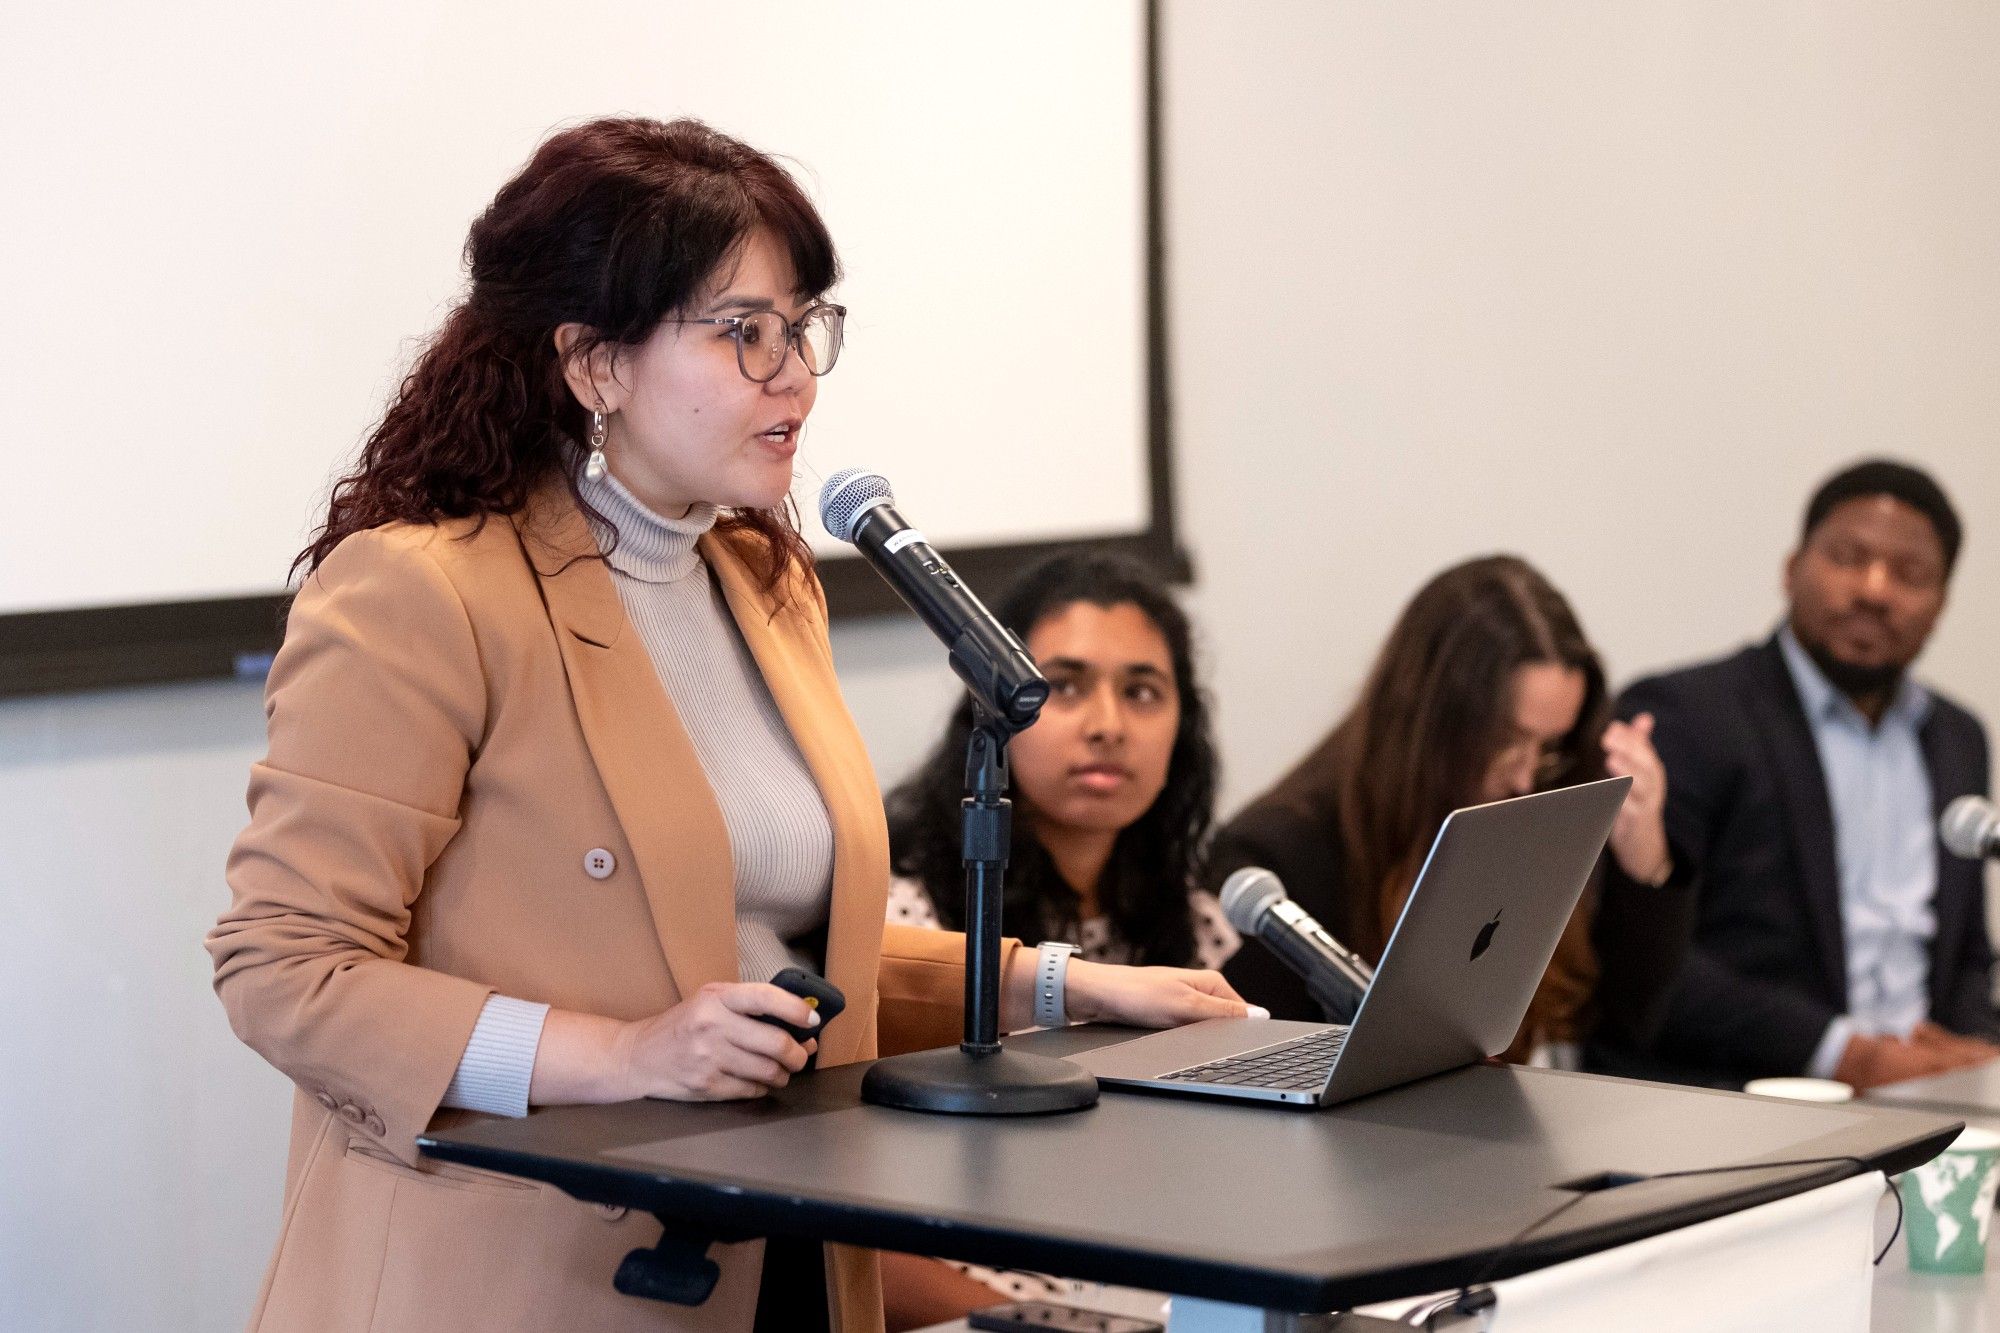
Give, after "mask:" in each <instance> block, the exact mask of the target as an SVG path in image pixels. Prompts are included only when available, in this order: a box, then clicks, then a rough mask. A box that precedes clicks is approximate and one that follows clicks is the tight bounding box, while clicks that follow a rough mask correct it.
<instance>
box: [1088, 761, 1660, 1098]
mask: <svg viewBox="0 0 2000 1333" xmlns="http://www.w3.org/2000/svg"><path fill="white" fill-rule="evenodd" d="M1631 785H1632V779H1630V778H1606V779H1604V780H1603V781H1601V782H1587V783H1584V784H1583V785H1581V786H1577V787H1565V788H1562V789H1561V790H1559V791H1550V792H1539V793H1537V794H1535V795H1532V796H1522V797H1518V798H1516V799H1514V800H1511V801H1495V802H1494V803H1492V804H1491V805H1476V806H1472V807H1469V808H1467V809H1464V810H1455V811H1453V812H1452V813H1451V814H1450V815H1449V816H1448V817H1447V818H1446V819H1445V821H1444V827H1443V828H1441V829H1439V830H1438V835H1437V840H1436V841H1435V842H1433V843H1432V844H1431V850H1430V855H1429V856H1427V857H1426V858H1425V859H1424V864H1423V868H1422V870H1421V871H1419V872H1418V875H1417V881H1416V884H1415V886H1414V887H1412V888H1411V890H1410V896H1409V899H1408V901H1407V902H1406V903H1405V904H1404V906H1403V914H1402V916H1401V917H1400V918H1398V920H1397V922H1396V928H1395V930H1394V931H1393V932H1392V933H1391V934H1390V936H1389V943H1388V947H1387V948H1385V949H1384V950H1383V953H1382V962H1381V965H1380V966H1379V967H1377V968H1376V970H1375V980H1374V982H1373V984H1371V985H1370V986H1369V988H1368V994H1367V995H1366V996H1365V997H1363V999H1362V1001H1361V1007H1360V1009H1359V1010H1357V1011H1356V1012H1355V1015H1354V1022H1353V1023H1352V1024H1349V1025H1347V1026H1339V1025H1329V1024H1324V1023H1294V1022H1286V1021H1283V1020H1279V1019H1250V1018H1223V1019H1211V1020H1210V1021H1208V1022H1205V1023H1191V1024H1189V1025H1188V1026H1186V1027H1181V1028H1173V1029H1170V1030H1168V1031H1165V1032H1155V1033H1151V1034H1148V1035H1147V1036H1143V1037H1135V1038H1134V1039H1133V1040H1131V1041H1125V1042H1118V1043H1116V1044H1114V1045H1110V1046H1100V1047H1098V1048H1097V1049H1096V1050H1091V1051H1081V1052H1078V1053H1077V1054H1075V1055H1071V1056H1067V1057H1065V1058H1067V1059H1069V1060H1071V1061H1074V1062H1075V1063H1076V1064H1079V1065H1082V1066H1083V1067H1084V1068H1085V1069H1088V1070H1089V1071H1090V1072H1091V1073H1092V1074H1095V1075H1096V1076H1097V1078H1098V1080H1099V1081H1100V1082H1102V1083H1104V1084H1106V1085H1107V1086H1111V1087H1119V1086H1125V1087H1143V1088H1155V1089H1159V1090H1161V1091H1166V1092H1184V1093H1190V1094H1194V1095H1199V1096H1204V1097H1241V1098H1247V1099H1250V1100H1254V1101H1270V1102H1285V1103H1290V1104H1293V1105H1300V1106H1331V1105H1333V1104H1334V1103H1336V1102H1344V1101H1349V1100H1351V1099H1353V1098H1355V1097H1362V1096H1366V1095H1367V1094H1368V1093H1371V1092H1379V1091H1381V1090H1382V1089H1384V1088H1393V1087H1398V1086H1400V1085H1402V1084H1404V1083H1411V1082H1414V1081H1416V1080H1417V1079H1420V1078H1425V1077H1428V1076H1429V1075H1431V1074H1441V1073H1443V1072H1444V1071H1446V1070H1448V1069H1457V1068H1459V1067H1460V1066H1462V1065H1469V1064H1472V1063H1474V1062H1476V1061H1478V1060H1480V1059H1482V1058H1483V1057H1485V1056H1489V1055H1498V1054H1499V1053H1500V1052H1502V1051H1504V1050H1506V1049H1507V1047H1508V1045H1509V1044H1510V1043H1511V1042H1512V1041H1513V1040H1514V1034H1515V1033H1516V1032H1517V1031H1518V1030H1519V1029H1520V1026H1521V1019H1522V1018H1523V1016H1525V1015H1526V1014H1527V1012H1528V1001H1529V1000H1530V999H1531V998H1532V997H1533V996H1534V993H1535V987H1536V986H1537V985H1538V984H1539V983H1540V982H1541V979H1542V974H1543V972H1544V971H1546V970H1547V969H1548V965H1549V959H1551V958H1552V957H1554V956H1555V951H1556V942H1557V941H1558V940H1559V939H1561V937H1562V932H1563V927H1564V926H1565V925H1566V924H1568V922H1569V918H1570V914H1571V913H1572V912H1573V911H1575V910H1576V904H1577V900H1578V899H1579V898H1581V897H1582V896H1583V889H1584V885H1585V884H1587V883H1588V882H1589V880H1590V872H1591V869H1592V867H1593V866H1595V865H1596V863H1597V858H1598V855H1599V853H1601V852H1602V851H1603V850H1604V843H1605V839H1607V838H1608V837H1610V836H1611V823H1612V820H1613V819H1615V818H1616V817H1617V814H1618V807H1619V805H1620V804H1622V803H1623V802H1624V800H1625V793H1626V791H1627V789H1629V788H1630V787H1631ZM1245 947H1246V948H1248V947H1257V946H1252V945H1250V944H1248V943H1247V942H1246V944H1245Z"/></svg>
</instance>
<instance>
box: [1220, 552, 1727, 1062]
mask: <svg viewBox="0 0 2000 1333" xmlns="http://www.w3.org/2000/svg"><path fill="white" fill-rule="evenodd" d="M1609 717H1610V698H1609V694H1608V692H1607V690H1606V688H1605V680H1604V668H1603V667H1602V665H1601V664H1600V663H1599V661H1598V657H1597V653H1596V651H1595V650H1594V649H1593V648H1592V647H1591V646H1590V643H1589V641H1588V640H1587V639H1585V638H1584V635H1583V630H1582V629H1581V627H1579V625H1578V624H1577V620H1576V617H1575V615H1574V614H1573V613H1572V612H1571V610H1570V607H1569V603H1568V602H1567V601H1565V600H1564V598H1563V596H1562V594H1561V593H1559V592H1557V591H1556V589H1555V588H1554V587H1552V586H1551V585H1550V584H1549V582H1548V580H1546V579H1545V578H1543V577H1542V576H1541V575H1540V574H1539V573H1537V572H1536V571H1535V570H1534V569H1533V568H1532V567H1531V566H1530V565H1528V564H1527V563H1526V562H1524V561H1522V560H1519V559H1516V558H1514V557H1512V556H1488V557H1485V558H1483V559H1478V560H1471V561H1467V562H1466V563H1464V564H1461V565H1457V566H1454V567H1453V568H1451V569H1448V570H1446V571H1445V572H1444V573H1442V574H1439V575H1438V576H1437V577H1436V578H1434V579H1432V580H1431V581H1430V583H1428V584H1427V585H1425V587H1424V588H1423V589H1422V590H1421V591H1420V592H1418V593H1417V595H1416V597H1415V598H1413V599H1412V600H1411V602H1410V604H1409V605H1408V606H1407V607H1406V608H1404V610H1403V613H1402V615H1401V617H1399V618H1398V620H1397V622H1396V625H1395V627H1394V628H1393V629H1392V630H1391V631H1390V633H1389V639H1388V642H1387V643H1385V644H1384V645H1383V646H1382V651H1381V655H1380V656H1379V657H1377V659H1376V661H1375V665H1374V667H1373V669H1372V670H1371V671H1370V673H1369V676H1368V679H1367V682H1366V683H1365V684H1364V685H1363V687H1362V690H1361V694H1360V697H1359V698H1358V699H1357V700H1356V701H1355V703H1354V705H1353V707H1352V708H1350V709H1349V710H1348V712H1347V715H1346V716H1345V717H1344V718H1342V719H1341V721H1340V722H1339V723H1338V724H1337V725H1336V726H1335V727H1334V729H1333V731H1332V732H1331V733H1330V734H1329V735H1328V736H1327V737H1326V738H1325V739H1324V740H1322V741H1321V742H1320V743H1319V745H1318V746H1316V747H1315V748H1314V749H1313V750H1312V752H1311V753H1309V754H1308V755H1307V756H1306V757H1305V758H1304V759H1302V760H1301V761H1300V762H1299V764H1298V766H1297V767H1296V768H1294V769H1293V770H1292V771H1291V772H1290V773H1289V774H1288V775H1286V776H1285V777H1284V778H1283V779H1282V780H1281V781H1280V782H1279V783H1278V784H1277V785H1276V786H1275V787H1273V788H1272V789H1271V790H1270V791H1268V792H1266V793H1265V794H1264V795H1262V796H1260V797H1258V798H1257V799H1256V800H1255V801H1253V802H1251V803H1250V805H1249V806H1248V807H1247V808H1246V809H1244V810H1243V811H1242V812H1241V813H1239V814H1238V815H1237V816H1236V817H1235V818H1234V819H1232V820H1230V821H1229V823H1228V824H1227V825H1226V826H1225V827H1224V828H1223V829H1222V830H1221V831H1220V832H1219V833H1218V834H1217V835H1216V839H1215V845H1214V848H1213V849H1212V852H1211V855H1210V858H1209V864H1208V870H1207V875H1206V879H1207V882H1208V883H1210V884H1211V885H1219V884H1221V883H1222V881H1223V880H1224V879H1225V878H1226V877H1227V876H1228V875H1229V874H1230V873H1231V872H1232V871H1235V870H1237V869H1239V868H1241V867H1243V866H1246V865H1257V866H1263V867H1265V868H1266V869H1268V870H1271V871H1272V872H1274V873H1275V874H1276V875H1277V876H1278V878H1279V879H1281V880H1282V881H1283V882H1284V884H1285V887H1286V889H1287V890H1288V891H1289V892H1290V894H1291V896H1292V897H1293V898H1294V899H1296V900H1297V901H1298V903H1299V905H1300V906H1301V907H1303V908H1304V909H1305V910H1306V911H1307V912H1310V913H1311V914H1312V915H1313V916H1315V917H1317V918H1318V919H1319V920H1320V921H1321V922H1322V923H1323V924H1324V925H1325V926H1326V927H1327V929H1328V930H1330V931H1332V932H1333V933H1334V934H1335V935H1336V936H1338V937H1339V938H1340V939H1341V940H1342V941H1343V942H1345V943H1346V944H1347V945H1348V946H1349V947H1350V948H1352V949H1354V950H1355V951H1356V952H1357V953H1360V954H1361V955H1362V956H1364V957H1366V958H1368V959H1369V960H1370V961H1371V962H1372V961H1376V960H1379V959H1380V957H1381V955H1382V949H1383V947H1384V945H1385V944H1386V943H1387V940H1388V936H1389V933H1390V930H1391V929H1392V927H1393V926H1394V924H1395V921H1396V917H1397V914H1398V913H1400V912H1401V911H1402V907H1403V902H1404V900H1405V899H1406V898H1407V897H1408V895H1409V892H1410V888H1411V886H1412V885H1413V883H1414V882H1415V879H1416V876H1417V872H1418V869H1419V868H1420V866H1421V865H1422V862H1423V857H1424V854H1425V853H1426V852H1427V851H1428V850H1429V848H1430V845H1431V842H1432V840H1433V839H1434V838H1435V837H1436V836H1437V831H1438V828H1439V826H1440V825H1442V824H1443V822H1444V818H1445V816H1446V815H1447V814H1449V813H1451V811H1453V810H1454V809H1457V808H1459V807H1461V806H1467V805H1476V804H1479V803H1481V802H1486V801H1497V800H1502V799H1505V798H1507V797H1511V796H1521V795H1525V794H1527V793H1529V792H1533V791H1546V790H1549V789H1551V788H1555V787H1564V786H1569V785H1571V784H1574V783H1578V782H1585V781H1589V780H1591V779H1593V778H1600V777H1604V776H1606V775H1607V774H1610V775H1625V776H1630V777H1631V778H1632V790H1631V792H1630V794H1629V795H1628V796H1627V797H1626V800H1625V805H1624V808H1623V809H1621V810H1620V811H1619V814H1618V821H1617V824H1616V825H1615V827H1614V828H1613V830H1612V833H1611V839H1610V845H1609V848H1608V854H1607V855H1606V856H1605V857H1604V859H1603V861H1602V862H1601V864H1600V867H1599V871H1598V873H1597V874H1596V876H1594V878H1593V880H1592V882H1591V885H1590V887H1589V888H1587V889H1586V890H1585V894H1584V899H1583V902H1582V903H1581V904H1580V905H1579V906H1578V908H1577V911H1576V915H1575V916H1574V917H1573V918H1572V919H1571V921H1570V924H1569V927H1568V928H1567V929H1566V930H1565V931H1564V933H1563V937H1562V941H1561V943H1560V944H1559V945H1558V946H1557V949H1556V954H1555V958H1554V961H1553V962H1552V963H1551V964H1550V966H1549V970H1548V972H1547V974H1546V975H1545V976H1544V977H1543V980H1542V983H1541V985H1540V986H1539V987H1538V988H1537V990H1536V993H1535V997H1534V1000H1533V1002H1532V1003H1531V1004H1530V1006H1529V1009H1528V1016H1527V1019H1526V1021H1525V1022H1524V1023H1523V1025H1522V1029H1521V1032H1520V1034H1519V1036H1518V1037H1517V1038H1516V1039H1515V1043H1514V1046H1513V1048H1512V1049H1510V1050H1509V1052H1508V1055H1509V1058H1513V1059H1526V1058H1529V1057H1530V1055H1531V1054H1534V1055H1538V1056H1540V1057H1542V1058H1548V1059H1551V1060H1553V1061H1554V1062H1556V1063H1561V1064H1567V1063H1571V1062H1572V1061H1573V1058H1574V1053H1575V1052H1576V1050H1577V1047H1578V1045H1579V1043H1580V1042H1581V1041H1582V1040H1583V1038H1584V1037H1585V1036H1586V1035H1587V1034H1588V1032H1589V1031H1590V1030H1593V1029H1599V1028H1601V1029H1602V1030H1605V1031H1608V1032H1613V1033H1617V1034H1619V1035H1621V1036H1632V1037H1635V1038H1637V1039H1641V1040H1643V1038H1644V1037H1645V1036H1646V1035H1648V1034H1649V1033H1650V1032H1651V1030H1652V1029H1653V1028H1654V1027H1656V1026H1657V1024H1658V1023H1659V1021H1660V1018H1661V1009H1662V1006H1663V1004H1664V1001H1665V996H1666V991H1667V988H1668V986H1669V985H1670V983H1671V982H1672V980H1673V978H1674V975H1675V973H1676V972H1677V971H1678V970H1679V967H1680V962H1681V959H1682V957H1683V956H1684V955H1685V953H1686V949H1687V944H1688V939H1689V936H1690V934H1691V932H1692V930H1693V919H1694V905H1695V896H1694V893H1693V892H1692V888H1691V883H1690V880H1691V876H1690V874H1689V873H1688V871H1687V870H1686V869H1684V867H1687V866H1688V865H1689V862H1688V860H1687V858H1685V857H1676V856H1675V855H1674V853H1673V851H1672V849H1671V848H1670V847H1669V846H1668V842H1667V835H1666V828H1665V824H1664V822H1663V819H1662V809H1663V807H1664V804H1665V800H1666V772H1665V769H1664V768H1663V767H1662V766H1661V764H1660V760H1659V756H1658V755H1656V754H1655V753H1654V752H1653V746H1652V741H1651V734H1652V719H1651V718H1650V717H1648V716H1644V715H1641V716H1640V717H1638V718H1636V719H1634V720H1633V721H1632V722H1630V723H1625V722H1612V721H1608V719H1609ZM1224 975H1226V976H1227V977H1229V979H1230V981H1231V982H1232V983H1233V984H1234V985H1235V986H1236V988H1237V989H1238V990H1239V991H1240V992H1241V993H1242V995H1243V997H1244V998H1245V999H1247V1000H1248V1001H1250V1002H1251V1003H1252V1004H1256V1005H1262V1006H1264V1007H1266V1008H1268V1009H1269V1010H1270V1011H1271V1012H1272V1013H1273V1014H1275V1015H1277V1016H1278V1017H1280V1018H1302V1019H1318V1018H1321V1017H1322V1016H1323V1015H1322V1014H1321V1012H1320V1009H1319V1006H1318V1005H1317V1004H1316V1003H1315V1002H1314V1001H1313V1000H1312V999H1311V997H1310V996H1308V995H1307V993H1306V988H1305V984H1304V983H1303V982H1301V981H1300V980H1299V979H1298V978H1297V977H1296V976H1294V975H1293V974H1292V973H1291V972H1289V971H1287V970H1286V969H1285V967H1284V966H1283V965H1282V964H1281V963H1279V961H1278V960H1277V958H1276V957H1275V956H1274V955H1272V954H1271V953H1270V952H1269V951H1268V950H1265V949H1263V948H1261V947H1258V946H1252V947H1250V948H1247V949H1245V950H1243V951H1242V952H1241V953H1239V954H1237V955H1236V957H1235V958H1234V959H1233V960H1232V961H1231V963H1230V964H1229V966H1228V967H1227V968H1225V969H1224Z"/></svg>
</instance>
